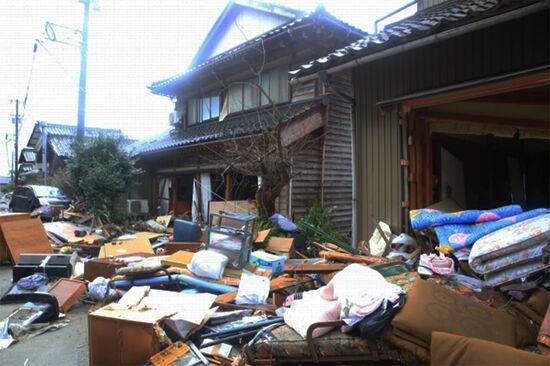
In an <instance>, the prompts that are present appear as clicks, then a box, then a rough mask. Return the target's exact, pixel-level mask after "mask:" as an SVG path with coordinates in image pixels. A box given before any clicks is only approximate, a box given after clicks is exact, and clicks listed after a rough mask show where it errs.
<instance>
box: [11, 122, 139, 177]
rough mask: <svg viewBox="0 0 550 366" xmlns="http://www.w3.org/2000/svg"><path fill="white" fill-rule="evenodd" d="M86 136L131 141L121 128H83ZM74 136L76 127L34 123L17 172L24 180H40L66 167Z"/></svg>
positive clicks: (22, 151) (20, 157) (126, 142)
mask: <svg viewBox="0 0 550 366" xmlns="http://www.w3.org/2000/svg"><path fill="white" fill-rule="evenodd" d="M84 136H85V137H90V138H93V137H98V136H109V137H113V138H116V139H120V140H121V141H124V143H125V144H128V143H131V142H132V140H129V139H128V137H127V136H125V135H124V134H123V133H122V131H121V130H120V129H110V128H99V127H86V128H85V130H84ZM75 138H76V127H75V126H70V125H64V124H58V123H48V122H44V121H38V122H36V123H35V125H34V127H33V129H32V132H31V135H30V137H29V141H28V142H27V146H26V147H24V148H23V149H22V150H21V153H20V156H19V163H20V164H19V174H20V176H21V177H22V179H23V180H24V181H25V182H27V183H28V182H35V183H37V182H38V181H39V182H41V183H42V182H43V183H44V184H48V183H47V182H48V179H49V178H51V176H52V175H53V174H55V172H56V171H58V170H59V169H62V168H63V167H64V166H65V160H66V159H67V158H69V157H70V156H71V155H72V148H71V145H72V143H73V142H74V141H75Z"/></svg>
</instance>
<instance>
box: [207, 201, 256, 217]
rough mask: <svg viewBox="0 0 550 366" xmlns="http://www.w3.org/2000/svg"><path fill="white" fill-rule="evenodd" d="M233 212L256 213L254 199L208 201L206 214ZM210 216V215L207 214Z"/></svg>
mask: <svg viewBox="0 0 550 366" xmlns="http://www.w3.org/2000/svg"><path fill="white" fill-rule="evenodd" d="M220 211H225V212H235V213H240V214H251V215H257V214H258V209H257V207H256V201H253V200H251V201H208V214H209V215H210V214H213V213H220ZM209 217H210V216H209Z"/></svg>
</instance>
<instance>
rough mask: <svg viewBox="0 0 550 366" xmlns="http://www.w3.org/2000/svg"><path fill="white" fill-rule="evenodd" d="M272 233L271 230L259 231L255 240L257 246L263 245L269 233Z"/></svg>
mask: <svg viewBox="0 0 550 366" xmlns="http://www.w3.org/2000/svg"><path fill="white" fill-rule="evenodd" d="M270 232H271V229H267V230H262V231H258V234H256V239H254V243H255V244H261V243H263V242H264V241H265V239H267V237H268V235H269V233H270Z"/></svg>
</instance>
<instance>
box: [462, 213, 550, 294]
mask: <svg viewBox="0 0 550 366" xmlns="http://www.w3.org/2000/svg"><path fill="white" fill-rule="evenodd" d="M549 241H550V213H545V214H542V215H540V214H539V215H537V216H535V217H532V218H529V219H526V220H522V221H521V222H517V223H515V224H513V225H509V226H507V227H505V228H502V229H500V230H498V231H495V232H492V233H490V234H488V235H486V236H484V237H483V238H481V239H479V240H477V241H476V243H475V244H474V245H473V247H472V251H471V252H470V258H469V260H468V262H469V264H470V267H471V268H472V269H473V270H474V271H476V272H477V273H479V274H482V275H483V277H484V279H485V281H486V284H487V285H489V286H498V285H502V284H504V283H507V282H510V281H512V280H515V279H518V278H522V277H525V276H527V275H529V274H531V273H534V272H537V271H540V270H543V269H545V268H548V267H550V264H546V265H545V264H544V263H543V262H542V260H541V256H542V250H543V249H544V248H545V247H546V246H547V245H549Z"/></svg>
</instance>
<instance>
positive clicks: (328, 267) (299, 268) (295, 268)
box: [284, 263, 348, 274]
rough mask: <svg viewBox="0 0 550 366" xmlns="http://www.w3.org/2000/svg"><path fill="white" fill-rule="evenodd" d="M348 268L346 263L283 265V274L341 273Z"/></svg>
mask: <svg viewBox="0 0 550 366" xmlns="http://www.w3.org/2000/svg"><path fill="white" fill-rule="evenodd" d="M347 266H348V264H347V263H319V264H306V263H300V264H285V269H284V273H288V274H301V273H327V272H336V271H341V270H342V269H344V268H346V267H347Z"/></svg>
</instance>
